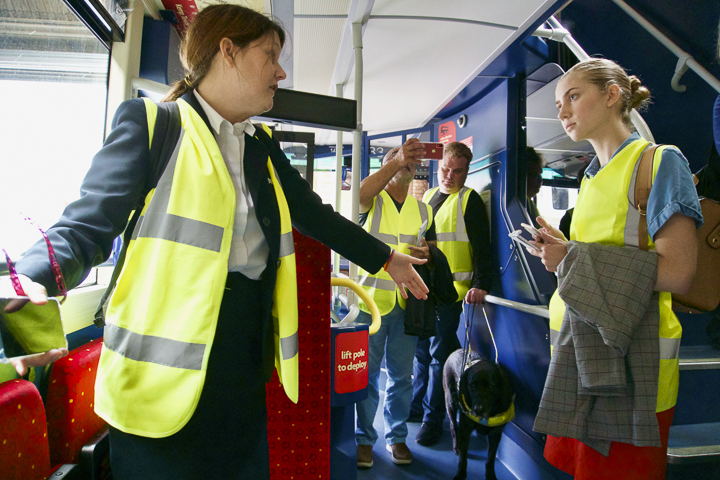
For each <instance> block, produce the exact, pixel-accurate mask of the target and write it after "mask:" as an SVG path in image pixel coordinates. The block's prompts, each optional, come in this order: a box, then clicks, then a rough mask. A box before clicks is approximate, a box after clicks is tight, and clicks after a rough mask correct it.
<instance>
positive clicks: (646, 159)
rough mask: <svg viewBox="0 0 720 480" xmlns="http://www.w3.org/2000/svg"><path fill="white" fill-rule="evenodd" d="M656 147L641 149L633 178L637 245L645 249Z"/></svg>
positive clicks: (646, 246) (646, 248) (646, 247)
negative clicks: (636, 216)
mask: <svg viewBox="0 0 720 480" xmlns="http://www.w3.org/2000/svg"><path fill="white" fill-rule="evenodd" d="M657 147H658V146H657V145H650V146H648V148H646V149H645V150H644V151H643V153H642V154H641V158H640V165H639V166H638V171H637V178H636V180H635V208H637V210H638V213H639V214H640V221H639V223H638V247H639V248H640V249H641V250H645V251H647V250H648V230H647V204H648V199H649V198H650V190H651V189H652V183H653V163H654V157H655V150H657Z"/></svg>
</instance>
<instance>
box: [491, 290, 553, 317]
mask: <svg viewBox="0 0 720 480" xmlns="http://www.w3.org/2000/svg"><path fill="white" fill-rule="evenodd" d="M485 301H486V302H488V303H493V304H495V305H500V306H503V307H508V308H512V309H514V310H519V311H521V312H525V313H530V314H532V315H537V316H538V317H543V318H550V310H548V307H545V306H542V305H528V304H526V303H520V302H515V301H513V300H507V299H505V298H500V297H496V296H495V295H485Z"/></svg>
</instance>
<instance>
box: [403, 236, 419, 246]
mask: <svg viewBox="0 0 720 480" xmlns="http://www.w3.org/2000/svg"><path fill="white" fill-rule="evenodd" d="M400 243H407V244H408V245H412V246H413V247H414V246H415V244H416V243H417V235H404V234H402V233H401V234H400Z"/></svg>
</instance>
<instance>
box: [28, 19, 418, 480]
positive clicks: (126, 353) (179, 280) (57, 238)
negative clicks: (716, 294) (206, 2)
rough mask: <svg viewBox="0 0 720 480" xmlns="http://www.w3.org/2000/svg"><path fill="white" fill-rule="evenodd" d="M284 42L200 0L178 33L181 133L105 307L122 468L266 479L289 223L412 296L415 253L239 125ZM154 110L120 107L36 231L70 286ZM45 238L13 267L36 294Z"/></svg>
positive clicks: (106, 224) (134, 473) (98, 252)
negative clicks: (393, 245) (368, 226)
mask: <svg viewBox="0 0 720 480" xmlns="http://www.w3.org/2000/svg"><path fill="white" fill-rule="evenodd" d="M284 39H285V33H284V31H283V29H282V28H281V27H280V26H279V25H278V24H276V23H275V22H273V21H272V20H270V19H268V18H267V17H265V16H264V15H262V14H260V13H257V12H254V11H253V10H250V9H247V8H244V7H239V6H236V5H215V6H211V7H208V8H206V9H205V10H203V11H202V12H200V13H199V14H198V15H197V17H196V18H195V20H194V21H193V23H192V24H191V26H190V29H189V31H188V32H187V34H186V37H185V39H184V44H183V47H182V52H181V54H182V57H183V58H182V59H183V62H184V65H185V67H186V69H187V72H188V74H187V76H186V77H185V78H184V79H183V80H182V81H180V82H178V83H177V84H176V85H175V86H174V87H173V90H172V91H171V93H170V94H169V95H168V97H167V98H166V100H167V101H176V102H177V105H178V107H179V110H180V117H181V132H180V137H179V140H178V143H177V145H176V146H175V149H174V153H173V155H172V157H171V158H170V160H169V163H168V165H167V167H166V168H165V170H164V172H163V173H162V176H161V177H160V179H159V181H158V183H157V185H156V186H154V187H155V188H154V189H152V190H151V191H150V193H149V194H148V195H147V198H146V199H145V200H146V201H145V206H144V208H143V209H142V216H141V217H140V220H139V221H138V223H137V226H136V227H135V229H134V230H133V232H132V239H131V240H130V242H129V243H128V249H127V254H126V257H125V260H124V263H123V270H122V273H121V274H120V276H119V278H118V281H117V286H116V288H115V291H114V293H113V296H112V298H111V300H110V303H109V305H108V309H107V315H106V326H105V331H104V340H105V341H104V345H103V351H102V355H101V359H100V366H99V370H98V376H97V382H96V396H95V408H96V412H97V413H98V414H99V415H100V416H101V417H102V418H104V419H105V420H107V422H108V423H109V424H110V426H111V432H110V444H111V446H110V449H111V463H112V468H113V477H114V478H116V479H119V480H125V479H132V480H138V479H153V480H157V479H163V478H174V479H175V478H178V479H198V478H212V479H221V478H222V479H249V478H252V479H266V478H269V465H268V444H267V432H266V418H267V417H266V411H265V386H264V383H265V381H267V380H268V379H269V378H270V374H271V373H272V370H273V368H277V370H278V374H279V377H280V379H281V381H282V383H283V386H284V388H285V391H286V393H287V394H288V396H289V398H290V399H291V400H294V401H297V381H298V371H297V368H298V362H297V357H298V342H297V296H296V291H295V286H296V279H295V258H294V246H293V239H292V226H291V223H292V224H294V225H296V226H297V227H298V228H299V229H301V230H302V231H303V233H305V234H308V235H311V236H313V237H314V238H316V239H318V240H320V241H321V242H323V243H325V244H326V245H328V246H329V247H331V248H332V249H333V250H336V251H338V252H340V253H341V254H343V255H344V256H345V257H347V258H348V259H350V260H351V261H352V262H355V263H358V264H359V265H361V266H363V267H364V268H365V269H367V270H368V271H371V272H376V271H378V270H380V269H381V268H382V267H383V265H384V264H385V265H386V268H387V270H388V272H389V274H390V276H391V278H392V279H393V280H394V281H397V282H398V283H403V284H405V285H406V286H407V287H408V288H409V290H410V291H411V292H412V293H413V294H415V295H416V296H418V297H419V298H420V297H423V296H424V295H425V293H426V292H427V289H426V288H425V286H424V284H423V283H422V280H420V278H419V277H418V276H417V274H416V273H415V272H414V270H413V269H412V264H413V263H416V264H420V263H424V261H423V260H416V259H412V258H411V257H409V256H408V255H401V254H398V253H396V254H395V255H394V256H393V257H392V259H391V258H390V257H391V250H390V248H389V247H388V246H386V245H385V244H384V243H383V242H381V241H378V240H376V239H374V238H372V237H371V236H370V235H368V234H367V233H365V232H364V230H362V229H361V228H360V227H358V226H356V225H354V224H353V223H352V222H350V221H348V220H346V219H344V218H343V217H341V216H340V215H339V214H337V213H335V212H334V211H333V210H332V207H330V206H328V205H323V204H322V201H321V200H320V198H319V197H318V196H317V195H316V194H315V193H314V192H313V191H312V188H311V187H310V185H308V184H307V182H305V181H304V180H303V179H302V177H301V176H300V175H299V173H298V172H297V171H296V170H295V169H294V168H293V167H292V166H291V165H290V162H289V161H288V160H287V158H286V157H285V155H284V154H283V152H282V151H281V150H280V147H279V145H278V144H277V143H276V142H274V141H273V140H272V139H271V136H270V131H269V130H267V129H266V128H265V127H263V128H261V127H255V126H253V125H252V124H251V123H250V122H249V121H248V119H249V118H250V117H252V116H254V115H258V114H260V113H262V112H265V111H267V110H269V109H270V108H272V105H273V96H274V93H275V91H276V90H277V88H278V82H279V81H280V80H282V79H284V78H285V72H284V71H283V69H282V67H281V66H280V65H279V63H278V58H279V55H280V51H281V50H282V47H283V44H284ZM156 112H157V107H156V105H155V104H154V103H152V102H149V101H145V100H143V99H138V100H130V101H127V102H125V103H123V104H122V105H121V106H120V108H119V109H118V111H117V114H116V116H115V120H114V122H113V131H112V133H111V134H110V135H109V136H108V138H107V140H106V142H105V146H104V147H103V149H102V150H101V151H100V152H99V153H98V154H97V155H96V156H95V158H94V160H93V164H92V167H91V169H90V171H89V172H88V174H87V176H86V178H85V180H84V182H83V184H82V193H83V196H82V198H81V199H80V200H78V201H76V202H74V203H72V204H71V205H69V206H68V207H67V209H66V210H65V212H64V213H63V216H62V218H61V219H60V221H59V222H58V223H57V224H56V225H55V226H53V227H52V228H51V229H50V230H49V231H48V236H49V237H50V240H51V241H52V243H53V245H54V246H55V250H56V253H57V258H58V261H59V263H60V266H61V268H62V272H63V273H64V275H65V277H66V280H67V284H68V286H69V287H72V286H75V285H77V284H78V283H80V281H81V280H82V279H83V278H84V277H85V276H86V275H87V273H88V271H89V270H90V268H91V267H92V266H94V265H97V264H99V263H101V262H102V261H104V260H105V259H106V258H107V257H108V255H109V254H110V247H111V244H112V241H113V239H114V238H115V237H117V236H118V234H120V233H121V232H122V231H123V229H124V228H125V226H126V224H127V221H128V218H129V216H130V213H131V211H132V210H133V209H134V208H136V206H137V205H138V204H139V200H140V198H139V197H140V196H141V192H142V191H143V188H144V186H145V182H146V180H147V179H148V178H152V177H151V175H152V174H151V168H152V165H153V161H152V159H151V158H150V146H151V145H152V141H153V139H152V135H153V127H154V123H155V115H156ZM39 247H40V245H38V246H36V247H33V248H32V249H31V250H30V251H29V252H28V253H27V255H26V256H25V257H24V258H23V260H22V261H21V262H19V263H18V266H17V270H18V272H19V273H21V274H23V275H21V281H22V284H23V287H24V288H25V290H26V293H28V294H29V296H30V298H31V301H33V302H36V303H41V302H43V301H45V288H44V287H43V285H44V286H45V287H47V288H48V292H49V293H51V294H53V293H56V292H55V291H54V290H53V288H54V287H52V285H53V284H54V279H53V277H52V273H51V270H50V268H49V265H48V262H47V255H46V254H45V247H44V246H42V248H39ZM40 250H42V251H43V254H42V255H40V254H39V252H40ZM42 257H44V258H42ZM34 282H37V283H34ZM328 307H329V306H328ZM50 357H52V355H50ZM26 366H27V364H26V365H22V364H18V366H17V368H18V369H19V370H23V369H24V368H25V367H26Z"/></svg>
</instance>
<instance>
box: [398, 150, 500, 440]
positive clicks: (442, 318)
mask: <svg viewBox="0 0 720 480" xmlns="http://www.w3.org/2000/svg"><path fill="white" fill-rule="evenodd" d="M471 161H472V151H470V149H469V148H468V147H467V146H466V145H464V144H462V143H460V142H453V143H449V144H447V145H446V146H445V152H444V155H443V158H442V160H441V161H440V162H439V165H438V171H437V179H438V184H439V186H438V187H436V188H434V189H431V190H428V191H427V192H426V193H425V196H424V197H423V201H424V202H426V203H428V204H429V205H430V207H432V210H433V214H434V216H435V223H436V232H437V240H438V243H437V246H438V248H439V249H440V250H441V251H442V252H443V253H444V254H445V256H446V257H447V259H448V263H449V264H450V269H451V270H452V272H453V280H454V284H455V289H456V290H457V292H458V299H457V302H455V303H454V304H452V305H444V306H443V305H438V307H437V320H438V321H437V335H436V336H434V337H432V338H430V339H427V340H420V341H418V344H417V349H416V352H415V365H414V370H413V373H414V376H415V385H414V392H413V401H412V407H411V413H410V419H411V421H413V420H415V421H420V420H422V426H421V427H420V431H419V432H418V434H417V437H416V441H417V443H419V444H420V445H424V446H430V445H434V444H435V443H437V442H438V440H440V438H441V437H442V433H443V428H442V422H443V419H444V418H445V397H444V393H443V382H442V370H443V366H444V365H445V361H446V360H447V358H448V356H450V354H451V353H452V352H454V351H455V350H457V349H458V348H460V342H459V341H458V338H457V328H458V324H459V322H460V314H461V313H462V305H463V301H465V302H467V303H473V304H481V303H483V301H484V300H485V295H487V293H488V291H489V290H490V286H491V277H490V274H491V250H490V228H489V222H488V218H487V213H486V210H485V205H484V203H483V201H482V199H481V198H480V195H479V194H478V193H477V192H476V191H475V190H473V189H472V188H468V187H466V186H465V181H466V180H467V175H468V171H469V167H470V162H471ZM460 213H462V214H460Z"/></svg>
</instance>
